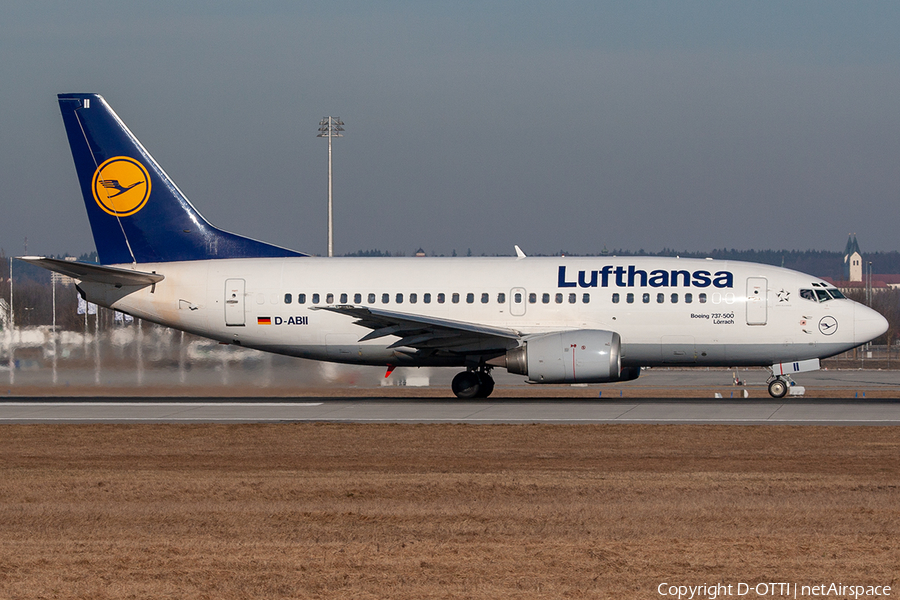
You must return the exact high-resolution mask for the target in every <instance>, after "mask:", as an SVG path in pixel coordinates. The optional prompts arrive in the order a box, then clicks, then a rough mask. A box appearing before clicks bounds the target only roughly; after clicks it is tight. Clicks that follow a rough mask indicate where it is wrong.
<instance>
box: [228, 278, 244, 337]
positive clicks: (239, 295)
mask: <svg viewBox="0 0 900 600" xmlns="http://www.w3.org/2000/svg"><path fill="white" fill-rule="evenodd" d="M245 287H246V283H245V282H244V280H243V279H226V280H225V325H229V326H232V327H242V326H243V325H244V288H245Z"/></svg>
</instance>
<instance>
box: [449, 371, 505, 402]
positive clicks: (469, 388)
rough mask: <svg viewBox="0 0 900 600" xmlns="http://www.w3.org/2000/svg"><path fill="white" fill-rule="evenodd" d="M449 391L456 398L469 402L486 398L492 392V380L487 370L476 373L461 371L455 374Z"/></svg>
mask: <svg viewBox="0 0 900 600" xmlns="http://www.w3.org/2000/svg"><path fill="white" fill-rule="evenodd" d="M450 389H452V390H453V393H454V394H456V397H457V398H460V399H462V400H469V399H471V398H487V397H488V396H490V395H491V392H493V391H494V378H493V377H491V375H490V369H489V368H480V369H478V370H477V371H463V372H462V373H457V375H456V377H454V378H453V381H452V382H451V383H450Z"/></svg>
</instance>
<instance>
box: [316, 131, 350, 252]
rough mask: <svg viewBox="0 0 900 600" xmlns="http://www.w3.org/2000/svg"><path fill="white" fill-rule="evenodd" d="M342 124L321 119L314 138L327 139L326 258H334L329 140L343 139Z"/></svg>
mask: <svg viewBox="0 0 900 600" xmlns="http://www.w3.org/2000/svg"><path fill="white" fill-rule="evenodd" d="M342 131H344V122H343V121H341V118H340V117H322V120H321V121H319V135H317V136H316V137H323V138H328V256H334V208H333V206H334V205H333V202H332V191H333V189H334V180H333V178H332V171H331V138H336V137H343V134H341V132H342Z"/></svg>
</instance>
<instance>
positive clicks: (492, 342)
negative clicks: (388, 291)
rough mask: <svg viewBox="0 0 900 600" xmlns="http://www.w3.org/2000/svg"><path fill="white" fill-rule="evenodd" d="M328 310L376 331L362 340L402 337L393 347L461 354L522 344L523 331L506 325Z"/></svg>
mask: <svg viewBox="0 0 900 600" xmlns="http://www.w3.org/2000/svg"><path fill="white" fill-rule="evenodd" d="M316 310H327V311H331V312H335V313H338V314H342V315H347V316H349V317H353V318H355V319H356V324H357V325H360V326H361V327H366V328H369V329H371V330H372V332H371V333H368V334H366V335H364V336H363V337H362V338H360V340H359V341H361V342H364V341H368V340H373V339H378V338H381V337H385V336H389V335H391V336H396V337H399V338H400V339H399V340H397V341H396V342H394V343H392V344H391V345H390V346H388V347H389V348H401V347H408V348H416V349H417V350H428V351H435V350H438V351H440V350H445V351H448V352H454V353H458V354H466V353H473V352H491V351H502V350H506V349H508V348H514V347H515V346H518V344H519V339H520V338H521V337H522V333H521V332H519V331H516V330H514V329H507V328H505V327H491V326H488V325H480V324H478V323H469V322H465V321H454V320H451V319H443V318H440V317H431V316H426V315H413V314H407V313H399V312H394V311H389V310H382V309H379V308H374V307H366V306H353V305H338V306H321V307H317V308H316Z"/></svg>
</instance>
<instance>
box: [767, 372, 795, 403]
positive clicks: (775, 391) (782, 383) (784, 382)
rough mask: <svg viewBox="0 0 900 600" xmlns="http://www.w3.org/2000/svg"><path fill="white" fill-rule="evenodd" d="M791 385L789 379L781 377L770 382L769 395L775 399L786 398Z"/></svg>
mask: <svg viewBox="0 0 900 600" xmlns="http://www.w3.org/2000/svg"><path fill="white" fill-rule="evenodd" d="M790 385H791V383H790V380H789V379H788V378H787V377H784V376H780V377H775V378H773V379H770V380H769V395H770V396H772V397H773V398H784V396H785V394H787V392H788V387H789V386H790Z"/></svg>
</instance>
